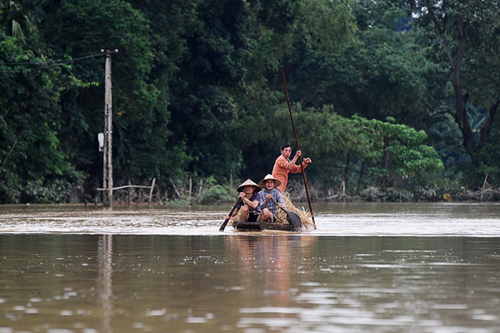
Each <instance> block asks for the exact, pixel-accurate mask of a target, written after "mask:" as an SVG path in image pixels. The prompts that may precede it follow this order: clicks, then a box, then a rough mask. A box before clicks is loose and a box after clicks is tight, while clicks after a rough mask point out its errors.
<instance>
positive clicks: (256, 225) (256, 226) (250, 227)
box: [236, 222, 300, 231]
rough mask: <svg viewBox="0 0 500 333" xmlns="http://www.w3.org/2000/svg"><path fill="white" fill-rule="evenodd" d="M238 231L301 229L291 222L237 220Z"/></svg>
mask: <svg viewBox="0 0 500 333" xmlns="http://www.w3.org/2000/svg"><path fill="white" fill-rule="evenodd" d="M236 230H238V231H262V230H280V231H300V227H299V228H294V227H293V225H291V224H289V223H269V222H236Z"/></svg>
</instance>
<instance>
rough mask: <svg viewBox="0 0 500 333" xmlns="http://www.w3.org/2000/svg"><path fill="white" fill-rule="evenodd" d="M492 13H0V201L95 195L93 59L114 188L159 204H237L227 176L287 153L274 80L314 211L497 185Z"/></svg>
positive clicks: (135, 8)
mask: <svg viewBox="0 0 500 333" xmlns="http://www.w3.org/2000/svg"><path fill="white" fill-rule="evenodd" d="M498 9H499V8H498V4H497V3H491V4H489V3H485V2H482V1H475V0H467V1H465V2H464V1H456V0H451V1H445V2H443V1H433V0H428V1H412V0H396V1H393V0H391V1H389V0H382V1H377V2H373V1H365V0H356V1H352V0H336V1H327V0H307V1H306V0H300V1H296V0H279V1H268V0H188V1H186V0H166V1H159V0H148V1H145V0H108V1H98V0H75V1H67V0H28V1H22V0H0V78H1V81H0V203H19V202H22V203H25V202H63V201H65V200H68V197H69V194H70V193H73V195H75V193H76V194H78V195H79V196H80V199H85V200H95V199H98V198H99V191H98V190H97V189H98V188H99V187H100V186H101V185H102V172H103V170H102V155H101V153H100V152H99V151H98V145H97V134H98V133H99V132H102V131H103V127H104V60H105V57H104V56H103V53H101V50H115V49H116V50H118V53H115V54H113V55H112V71H113V166H114V170H113V172H114V184H115V186H120V185H127V184H136V185H149V184H150V183H151V181H152V180H153V179H155V181H156V185H157V190H156V198H158V199H159V200H175V201H178V202H192V198H191V197H190V195H192V196H196V200H198V201H199V202H204V203H205V202H211V201H225V200H227V199H228V194H229V198H230V197H234V192H230V191H229V187H230V185H229V179H233V180H234V182H238V181H239V180H244V179H246V178H252V179H254V180H255V181H258V180H260V179H261V178H263V177H264V176H265V175H266V174H267V173H270V171H271V168H272V166H273V163H274V160H275V159H276V157H277V156H278V155H279V153H280V152H279V147H280V146H281V145H282V144H283V143H287V142H289V143H292V144H293V145H294V146H295V138H294V134H293V129H292V127H291V123H290V116H289V110H288V105H287V103H286V98H285V94H284V87H283V80H282V77H281V73H280V67H282V68H283V69H284V72H285V76H286V81H287V86H288V91H289V97H290V101H291V102H292V104H291V107H292V110H293V114H294V121H295V124H296V128H297V133H298V138H299V142H300V148H301V149H302V151H303V153H304V155H305V156H310V157H311V158H312V159H313V164H312V165H311V166H310V167H309V168H308V169H307V173H308V180H309V183H310V184H312V186H313V187H314V188H315V189H316V196H317V197H327V196H331V195H332V193H342V194H343V195H349V196H356V195H359V196H363V197H366V198H367V199H369V200H439V199H440V197H441V196H442V194H443V193H445V192H446V191H447V192H453V191H454V189H459V188H462V187H465V188H468V189H470V190H474V189H476V188H478V187H481V186H483V185H484V180H485V179H487V180H488V183H489V184H490V185H491V186H494V187H497V186H499V185H500V169H499V168H498V167H497V163H496V161H498V157H499V156H497V155H498V153H497V152H498V148H497V146H498V145H500V139H499V135H500V133H499V130H500V128H499V125H498V121H497V120H496V111H497V108H498V106H499V104H500V99H499V97H498V96H499V93H500V91H499V89H500V88H499V86H498V84H497V82H498V79H497V75H499V74H500V72H499V70H500V64H499V61H498V57H497V54H498V47H499V45H500V40H498V38H499V37H498V36H499V34H498V31H497V30H498V28H497V27H498V26H499V23H500V18H499V17H498V15H497V13H498ZM189 184H191V186H190V185H189ZM235 185H236V184H233V186H232V187H233V188H234V187H235ZM231 190H233V189H231ZM374 193H377V194H376V195H374ZM384 193H385V194H384Z"/></svg>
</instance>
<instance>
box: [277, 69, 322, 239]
mask: <svg viewBox="0 0 500 333" xmlns="http://www.w3.org/2000/svg"><path fill="white" fill-rule="evenodd" d="M280 69H281V76H282V77H283V85H284V86H285V94H286V101H287V103H288V111H289V112H290V119H291V120H292V127H293V135H294V136H295V144H296V145H297V150H300V147H299V139H298V138H297V130H296V129H295V123H294V121H293V116H292V107H291V106H290V98H288V89H287V87H286V80H285V71H284V70H283V67H281V68H280ZM300 170H301V171H302V178H303V179H304V186H305V188H306V195H307V203H308V204H309V211H310V212H311V219H312V222H313V225H314V229H316V222H315V221H314V213H313V209H312V205H311V198H310V197H309V190H308V189H307V180H306V173H305V172H304V167H303V166H302V155H301V156H300Z"/></svg>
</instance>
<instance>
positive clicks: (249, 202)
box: [240, 192, 259, 209]
mask: <svg viewBox="0 0 500 333" xmlns="http://www.w3.org/2000/svg"><path fill="white" fill-rule="evenodd" d="M252 197H253V195H252ZM240 198H241V199H242V200H243V202H244V203H245V204H247V205H248V206H250V208H252V209H255V208H257V206H259V201H257V200H255V198H254V200H253V201H252V200H250V199H252V198H250V199H248V198H247V196H246V195H245V193H244V192H240Z"/></svg>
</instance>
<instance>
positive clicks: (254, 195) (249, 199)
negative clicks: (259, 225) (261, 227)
mask: <svg viewBox="0 0 500 333" xmlns="http://www.w3.org/2000/svg"><path fill="white" fill-rule="evenodd" d="M236 190H237V191H238V192H240V194H239V196H240V198H241V199H242V200H241V201H240V202H239V204H238V205H237V206H236V209H235V210H234V211H233V214H232V216H229V215H227V216H226V219H229V218H231V217H233V216H236V214H238V211H240V210H241V212H240V221H242V222H255V221H257V217H258V216H259V214H260V213H261V209H260V193H259V191H260V190H261V189H260V187H259V186H258V185H257V184H256V183H255V182H254V181H252V180H251V179H247V180H246V181H244V182H243V183H242V184H241V185H240V186H238V188H237V189H236Z"/></svg>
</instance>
